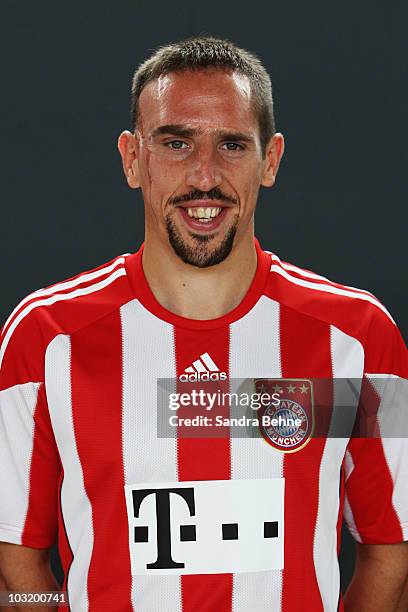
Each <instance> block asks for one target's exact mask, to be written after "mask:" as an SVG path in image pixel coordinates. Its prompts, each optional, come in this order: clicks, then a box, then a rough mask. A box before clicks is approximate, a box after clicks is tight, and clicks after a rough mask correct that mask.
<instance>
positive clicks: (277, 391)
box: [272, 385, 282, 393]
mask: <svg viewBox="0 0 408 612" xmlns="http://www.w3.org/2000/svg"><path fill="white" fill-rule="evenodd" d="M272 388H273V390H274V391H275V393H281V391H282V387H280V386H279V385H275V386H274V387H272Z"/></svg>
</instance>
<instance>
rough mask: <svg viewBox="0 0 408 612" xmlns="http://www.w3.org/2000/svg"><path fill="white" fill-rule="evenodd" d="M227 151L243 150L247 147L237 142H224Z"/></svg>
mask: <svg viewBox="0 0 408 612" xmlns="http://www.w3.org/2000/svg"><path fill="white" fill-rule="evenodd" d="M222 146H223V147H225V149H226V150H227V151H243V150H244V148H245V147H243V146H242V145H240V144H238V143H237V142H224V144H223V145H222Z"/></svg>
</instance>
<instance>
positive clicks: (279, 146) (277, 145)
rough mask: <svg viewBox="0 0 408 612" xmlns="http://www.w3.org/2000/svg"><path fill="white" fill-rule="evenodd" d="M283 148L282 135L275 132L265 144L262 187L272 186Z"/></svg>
mask: <svg viewBox="0 0 408 612" xmlns="http://www.w3.org/2000/svg"><path fill="white" fill-rule="evenodd" d="M284 149H285V140H284V138H283V135H282V134H280V133H276V134H275V135H274V136H272V138H271V139H270V141H269V142H268V144H267V146H266V152H265V165H264V170H263V174H262V180H261V185H263V186H264V187H272V186H273V185H274V184H275V180H276V175H277V174H278V170H279V164H280V160H281V159H282V155H283V151H284Z"/></svg>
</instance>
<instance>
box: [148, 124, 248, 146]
mask: <svg viewBox="0 0 408 612" xmlns="http://www.w3.org/2000/svg"><path fill="white" fill-rule="evenodd" d="M202 133H203V130H202V129H200V128H189V127H186V126H184V125H181V124H168V125H160V126H159V127H157V128H156V129H155V130H153V132H152V137H153V138H155V137H156V136H160V135H163V134H171V135H172V136H179V137H180V138H194V136H200V135H201V134H202ZM219 136H220V138H221V140H228V141H229V142H247V143H253V142H254V138H253V137H252V136H249V135H248V134H244V133H243V132H236V131H231V130H220V131H219Z"/></svg>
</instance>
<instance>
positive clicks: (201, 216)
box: [187, 206, 222, 221]
mask: <svg viewBox="0 0 408 612" xmlns="http://www.w3.org/2000/svg"><path fill="white" fill-rule="evenodd" d="M221 210H222V208H219V207H213V206H211V207H210V206H208V207H207V208H203V207H202V206H200V207H199V208H187V214H188V216H189V217H194V218H195V219H198V220H199V221H209V220H210V219H213V218H214V217H217V216H218V215H219V214H220V212H221Z"/></svg>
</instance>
